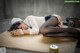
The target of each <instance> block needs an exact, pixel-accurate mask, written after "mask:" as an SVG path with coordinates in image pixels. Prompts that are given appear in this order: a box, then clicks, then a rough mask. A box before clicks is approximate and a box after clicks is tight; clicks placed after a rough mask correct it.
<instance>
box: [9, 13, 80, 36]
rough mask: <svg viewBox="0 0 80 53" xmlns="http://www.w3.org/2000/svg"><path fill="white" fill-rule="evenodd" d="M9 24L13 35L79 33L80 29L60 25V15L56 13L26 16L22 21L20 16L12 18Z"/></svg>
mask: <svg viewBox="0 0 80 53" xmlns="http://www.w3.org/2000/svg"><path fill="white" fill-rule="evenodd" d="M11 24H12V26H11V28H10V29H9V31H10V32H11V34H13V35H14V36H18V35H33V34H43V35H45V34H54V33H64V32H67V33H71V34H79V35H80V31H79V30H77V29H75V28H71V27H70V28H64V27H62V25H61V17H60V16H59V15H57V14H53V15H49V16H45V17H37V16H27V17H26V18H25V20H24V21H23V20H22V19H20V18H13V19H12V20H11ZM45 36H47V35H45Z"/></svg>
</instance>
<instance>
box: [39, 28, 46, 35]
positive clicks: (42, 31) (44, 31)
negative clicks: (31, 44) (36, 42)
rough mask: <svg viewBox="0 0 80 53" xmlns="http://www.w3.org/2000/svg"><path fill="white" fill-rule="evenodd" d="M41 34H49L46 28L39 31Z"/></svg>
mask: <svg viewBox="0 0 80 53" xmlns="http://www.w3.org/2000/svg"><path fill="white" fill-rule="evenodd" d="M39 33H40V34H46V33H47V30H46V28H40V29H39Z"/></svg>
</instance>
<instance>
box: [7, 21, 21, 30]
mask: <svg viewBox="0 0 80 53" xmlns="http://www.w3.org/2000/svg"><path fill="white" fill-rule="evenodd" d="M20 24H21V23H20V22H16V23H14V24H13V25H12V26H11V27H10V29H9V30H8V31H12V30H16V29H18V26H19V25H20Z"/></svg>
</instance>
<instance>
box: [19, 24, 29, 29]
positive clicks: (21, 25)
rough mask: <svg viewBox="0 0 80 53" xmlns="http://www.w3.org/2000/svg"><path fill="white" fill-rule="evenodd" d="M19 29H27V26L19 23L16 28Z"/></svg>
mask: <svg viewBox="0 0 80 53" xmlns="http://www.w3.org/2000/svg"><path fill="white" fill-rule="evenodd" d="M18 28H19V29H23V30H25V29H28V26H27V25H26V24H25V23H21V24H20V25H19V26H18Z"/></svg>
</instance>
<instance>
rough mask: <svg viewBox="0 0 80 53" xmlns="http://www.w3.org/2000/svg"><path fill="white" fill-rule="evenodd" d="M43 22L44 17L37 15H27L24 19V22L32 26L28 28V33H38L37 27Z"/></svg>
mask: <svg viewBox="0 0 80 53" xmlns="http://www.w3.org/2000/svg"><path fill="white" fill-rule="evenodd" d="M44 22H45V18H44V17H38V16H32V15H30V16H27V17H26V18H25V20H24V23H25V24H27V25H28V26H31V27H32V28H29V29H28V30H29V32H30V34H33V33H37V34H38V33H39V28H40V27H41V25H42V24H43V23H44Z"/></svg>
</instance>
